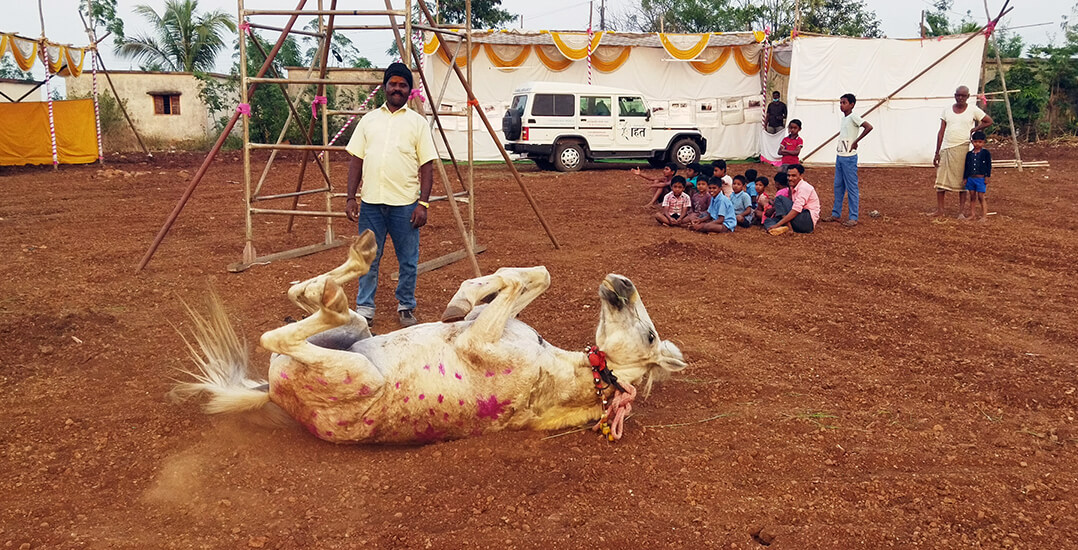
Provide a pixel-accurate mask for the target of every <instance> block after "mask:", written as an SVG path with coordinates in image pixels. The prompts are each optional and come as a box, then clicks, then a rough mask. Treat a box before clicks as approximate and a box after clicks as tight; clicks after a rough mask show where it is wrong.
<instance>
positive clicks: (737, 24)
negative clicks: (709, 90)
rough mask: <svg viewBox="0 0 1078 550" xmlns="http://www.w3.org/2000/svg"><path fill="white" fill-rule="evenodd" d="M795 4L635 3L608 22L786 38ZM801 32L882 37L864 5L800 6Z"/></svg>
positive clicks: (828, 0)
mask: <svg viewBox="0 0 1078 550" xmlns="http://www.w3.org/2000/svg"><path fill="white" fill-rule="evenodd" d="M796 18H797V2H795V1H794V0H756V1H751V0H639V4H637V5H636V6H634V7H632V8H631V9H630V10H629V11H628V12H625V13H622V14H621V15H618V16H615V17H614V18H613V21H614V25H615V27H617V28H621V29H625V30H632V31H638V32H657V31H659V30H665V31H667V32H713V31H745V30H762V29H765V28H770V29H771V32H772V34H773V35H775V36H786V35H789V34H790V31H791V30H792V29H793V27H794V24H795V23H796ZM800 29H801V30H802V31H808V32H817V33H823V34H836V35H845V36H873V37H875V36H882V32H881V31H880V21H879V19H878V18H877V17H876V12H874V11H872V10H870V9H869V8H868V7H867V6H866V5H865V3H864V1H863V0H804V1H803V2H802V3H801V25H800Z"/></svg>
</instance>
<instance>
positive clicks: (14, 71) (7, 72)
mask: <svg viewBox="0 0 1078 550" xmlns="http://www.w3.org/2000/svg"><path fill="white" fill-rule="evenodd" d="M0 78H10V79H13V80H33V79H34V75H32V74H30V73H28V72H26V71H24V70H22V69H20V68H19V67H18V66H17V65H15V62H14V61H12V60H11V57H10V56H6V55H5V56H3V57H2V58H0Z"/></svg>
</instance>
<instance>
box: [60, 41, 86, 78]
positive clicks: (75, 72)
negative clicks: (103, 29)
mask: <svg viewBox="0 0 1078 550" xmlns="http://www.w3.org/2000/svg"><path fill="white" fill-rule="evenodd" d="M74 54H78V56H79V57H78V60H76V59H75V58H74V57H73V55H74ZM64 59H66V60H67V70H66V72H64V73H61V75H60V76H68V74H70V75H71V76H79V75H81V74H82V64H83V63H85V62H86V50H84V49H82V48H66V49H65V50H64Z"/></svg>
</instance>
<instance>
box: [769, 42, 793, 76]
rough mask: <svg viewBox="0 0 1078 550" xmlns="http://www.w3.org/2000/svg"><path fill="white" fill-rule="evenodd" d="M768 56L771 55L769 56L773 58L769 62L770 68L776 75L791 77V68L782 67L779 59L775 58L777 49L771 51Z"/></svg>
mask: <svg viewBox="0 0 1078 550" xmlns="http://www.w3.org/2000/svg"><path fill="white" fill-rule="evenodd" d="M768 54H769V56H770V58H771V59H769V60H768V61H769V62H770V65H769V66H770V67H771V70H772V71H775V72H776V73H779V74H781V75H785V76H790V67H788V66H786V65H782V64H781V63H779V60H778V58H777V57H775V49H774V48H771V49H769V50H768Z"/></svg>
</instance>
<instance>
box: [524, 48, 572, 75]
mask: <svg viewBox="0 0 1078 550" xmlns="http://www.w3.org/2000/svg"><path fill="white" fill-rule="evenodd" d="M547 48H550V49H552V50H554V51H553V52H548V51H547ZM533 51H534V52H535V57H538V58H539V62H540V63H542V64H543V66H544V67H546V68H548V69H550V70H552V71H554V72H561V71H564V70H565V69H568V68H569V66H570V65H572V64H573V60H571V59H566V58H565V57H564V56H561V52H560V51H559V50H558V49H557V48H555V47H554V46H536V47H535V48H534V50H533ZM557 56H561V59H558V58H557Z"/></svg>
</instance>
